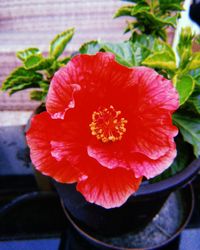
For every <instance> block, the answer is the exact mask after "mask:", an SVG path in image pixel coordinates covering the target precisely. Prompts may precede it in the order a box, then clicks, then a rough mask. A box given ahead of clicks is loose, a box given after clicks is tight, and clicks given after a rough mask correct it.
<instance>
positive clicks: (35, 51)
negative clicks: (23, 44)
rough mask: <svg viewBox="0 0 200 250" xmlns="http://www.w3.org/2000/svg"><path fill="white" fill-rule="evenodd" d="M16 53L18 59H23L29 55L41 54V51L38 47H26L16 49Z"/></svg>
mask: <svg viewBox="0 0 200 250" xmlns="http://www.w3.org/2000/svg"><path fill="white" fill-rule="evenodd" d="M16 55H17V57H18V58H19V59H20V60H22V61H25V60H26V59H27V58H28V57H29V56H32V55H41V52H40V50H39V49H38V48H28V49H25V50H21V51H18V52H17V54H16Z"/></svg>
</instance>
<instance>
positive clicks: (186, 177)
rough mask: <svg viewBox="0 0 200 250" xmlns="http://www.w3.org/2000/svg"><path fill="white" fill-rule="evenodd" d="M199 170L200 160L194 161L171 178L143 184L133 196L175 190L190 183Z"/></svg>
mask: <svg viewBox="0 0 200 250" xmlns="http://www.w3.org/2000/svg"><path fill="white" fill-rule="evenodd" d="M199 170H200V158H198V159H195V160H193V161H192V162H191V163H190V164H189V165H188V166H187V167H186V168H185V169H183V170H182V171H181V172H179V173H177V174H175V175H174V176H172V177H170V178H167V179H165V180H162V181H158V182H156V183H151V184H150V183H149V182H148V181H146V182H143V183H142V185H141V186H140V188H139V189H138V191H137V192H136V193H135V194H133V195H132V196H133V197H135V196H144V195H151V194H155V193H160V192H164V191H167V190H173V189H175V188H178V187H180V186H182V185H184V184H187V183H189V182H190V181H191V180H192V178H193V177H194V176H195V175H196V174H197V172H198V171H199Z"/></svg>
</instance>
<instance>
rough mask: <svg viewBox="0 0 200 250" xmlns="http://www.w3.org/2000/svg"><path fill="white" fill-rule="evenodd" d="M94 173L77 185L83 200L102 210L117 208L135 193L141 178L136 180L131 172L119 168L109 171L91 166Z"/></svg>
mask: <svg viewBox="0 0 200 250" xmlns="http://www.w3.org/2000/svg"><path fill="white" fill-rule="evenodd" d="M91 168H93V169H94V173H93V174H91V175H90V176H88V178H85V179H84V180H82V181H80V182H79V183H78V184H77V190H78V191H80V192H81V193H82V194H83V196H84V197H85V199H86V200H87V201H89V202H91V203H95V204H97V205H100V206H102V207H104V208H114V207H119V206H121V205H122V204H124V203H125V202H126V200H127V199H128V198H129V197H130V196H131V195H132V194H133V193H134V192H136V191H137V189H138V187H139V185H140V183H141V180H142V178H138V179H136V178H135V177H134V174H133V172H132V171H128V170H125V169H121V168H116V169H112V170H109V169H107V168H104V167H95V166H91Z"/></svg>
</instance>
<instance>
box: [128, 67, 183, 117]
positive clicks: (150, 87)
mask: <svg viewBox="0 0 200 250" xmlns="http://www.w3.org/2000/svg"><path fill="white" fill-rule="evenodd" d="M132 77H133V78H132V80H133V82H135V83H136V84H138V88H139V90H138V94H139V96H138V99H139V103H140V111H142V112H145V113H147V111H148V110H149V109H152V108H160V109H161V108H162V109H166V110H168V111H171V112H173V111H175V110H176V109H177V108H178V107H179V95H178V92H177V91H176V89H175V88H174V87H173V85H172V82H171V81H169V80H167V79H165V78H164V77H163V76H161V75H159V74H158V73H157V72H156V71H155V70H153V69H150V68H147V67H135V68H133V73H132ZM166 91H167V92H166Z"/></svg>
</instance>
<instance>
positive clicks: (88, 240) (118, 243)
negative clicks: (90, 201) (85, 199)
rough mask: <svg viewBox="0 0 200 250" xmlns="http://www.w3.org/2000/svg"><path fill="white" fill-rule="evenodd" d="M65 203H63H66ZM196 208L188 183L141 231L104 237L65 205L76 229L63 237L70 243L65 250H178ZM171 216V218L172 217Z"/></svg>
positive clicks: (173, 195) (171, 196) (175, 193)
mask: <svg viewBox="0 0 200 250" xmlns="http://www.w3.org/2000/svg"><path fill="white" fill-rule="evenodd" d="M62 205H63V206H64V204H62ZM193 208H194V193H193V188H192V186H191V185H187V186H186V187H185V188H182V189H180V190H179V191H176V192H173V193H172V194H171V195H170V197H169V198H168V199H167V201H166V203H165V204H164V206H163V207H162V209H161V211H160V212H159V213H158V214H157V215H156V217H155V218H154V220H153V221H152V222H150V223H149V224H148V226H147V227H146V228H143V229H142V230H141V231H140V232H139V233H138V234H137V233H136V234H135V233H134V232H132V231H130V232H129V233H128V234H124V235H121V236H117V237H109V236H107V237H105V236H104V237H102V236H101V235H97V234H95V233H94V232H88V231H87V229H84V228H82V226H81V225H80V223H77V221H75V220H74V219H73V217H72V216H71V214H70V213H69V212H68V211H67V210H66V209H65V208H64V211H65V214H66V217H67V219H68V221H69V222H70V223H71V225H72V227H73V228H72V229H71V230H70V233H68V235H66V236H65V239H64V240H63V241H65V242H67V244H65V247H64V248H63V249H64V250H97V249H99V250H109V249H110V250H111V249H112V250H114V249H115V250H125V249H126V250H177V249H179V241H180V237H179V235H180V233H181V232H182V230H183V229H184V228H185V227H186V225H187V224H188V222H189V220H190V218H191V215H192V212H193ZM170 215H171V216H172V218H169V216H170ZM159 217H160V218H159ZM166 218H167V219H166ZM171 224H172V225H171ZM123 244H124V245H123Z"/></svg>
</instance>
